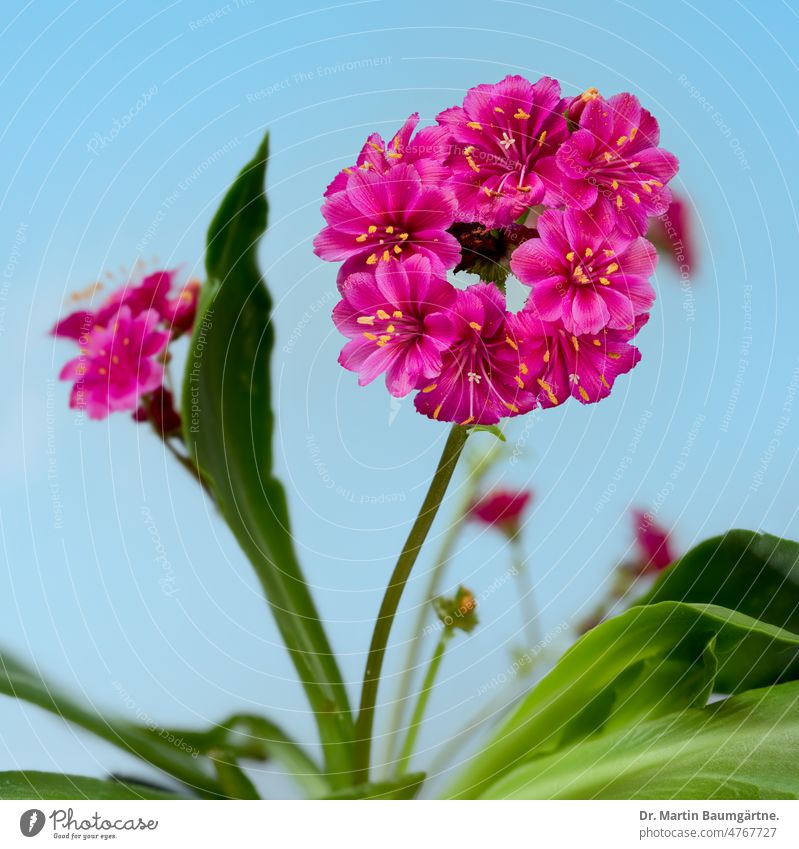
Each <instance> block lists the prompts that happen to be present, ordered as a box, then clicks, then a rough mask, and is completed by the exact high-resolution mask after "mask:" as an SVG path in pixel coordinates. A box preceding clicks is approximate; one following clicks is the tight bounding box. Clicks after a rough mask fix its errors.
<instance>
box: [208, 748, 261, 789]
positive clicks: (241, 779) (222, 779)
mask: <svg viewBox="0 0 799 849" xmlns="http://www.w3.org/2000/svg"><path fill="white" fill-rule="evenodd" d="M210 756H211V760H212V761H213V764H214V769H215V770H216V776H217V778H218V779H219V787H220V788H221V790H222V793H223V794H224V795H225V796H226V797H227V798H228V799H260V798H261V796H260V795H259V793H258V791H257V790H256V789H255V785H254V784H253V783H252V781H251V780H250V778H249V776H248V775H247V774H246V773H245V772H244V770H243V769H242V768H241V767H240V766H239V765H238V764H237V763H236V761H235V760H231V759H230V755H229V754H228V753H227V752H222V751H216V750H213V751H211V752H210Z"/></svg>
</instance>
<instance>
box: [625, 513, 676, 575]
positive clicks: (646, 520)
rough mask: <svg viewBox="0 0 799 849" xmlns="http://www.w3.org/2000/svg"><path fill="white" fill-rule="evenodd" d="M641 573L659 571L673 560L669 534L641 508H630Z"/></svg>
mask: <svg viewBox="0 0 799 849" xmlns="http://www.w3.org/2000/svg"><path fill="white" fill-rule="evenodd" d="M630 515H631V516H632V520H633V525H634V527H635V541H636V545H637V547H638V555H639V569H640V572H641V573H646V572H660V571H662V570H663V569H665V568H666V567H667V566H668V565H669V564H671V563H672V562H674V560H675V559H676V558H675V555H674V552H673V551H672V547H671V543H670V542H669V534H668V531H666V529H665V528H663V527H662V526H661V525H658V524H657V523H656V522H655V520H654V519H653V518H652V517H651V515H650V514H648V513H645V512H644V511H643V510H631V511H630Z"/></svg>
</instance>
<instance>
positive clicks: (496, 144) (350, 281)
mask: <svg viewBox="0 0 799 849" xmlns="http://www.w3.org/2000/svg"><path fill="white" fill-rule="evenodd" d="M418 122H419V116H418V115H412V116H411V117H410V118H409V119H408V121H406V122H405V124H404V125H403V126H402V127H401V128H400V130H399V131H398V132H397V134H396V135H395V136H393V138H391V139H390V140H389V141H388V142H385V141H384V140H383V139H382V138H381V137H380V136H379V135H377V134H373V135H371V136H370V137H369V138H368V139H367V141H366V144H365V145H364V147H363V149H362V150H361V153H360V155H359V156H358V158H357V161H356V162H355V164H353V165H352V166H351V167H347V168H344V170H343V171H341V172H340V173H339V174H337V175H336V177H335V179H334V180H333V181H332V182H331V183H330V185H329V186H328V188H327V191H326V192H325V202H324V205H323V207H322V215H323V216H324V219H325V221H326V226H325V227H324V229H323V230H322V231H321V232H320V233H319V234H318V235H317V237H316V239H315V242H314V248H315V251H316V253H317V255H318V256H319V257H321V258H322V259H325V260H329V261H332V262H340V263H342V264H341V267H340V270H339V273H338V287H339V291H340V294H341V298H342V300H341V301H340V302H339V303H338V304H337V306H336V307H335V309H334V311H333V320H334V322H335V324H336V326H337V328H338V329H339V330H340V331H341V333H342V334H343V335H344V336H346V337H348V339H349V341H348V343H347V344H346V345H345V346H344V349H343V350H342V352H341V355H340V357H339V362H340V363H341V364H342V365H343V366H344V368H346V369H349V370H351V371H354V372H357V373H358V378H359V383H360V384H361V385H364V384H367V383H369V382H371V381H372V380H374V379H375V378H376V377H378V376H380V375H383V374H385V380H386V386H387V388H388V391H389V392H390V393H391V394H392V395H395V396H397V397H401V396H404V395H407V394H408V393H410V392H415V393H416V395H415V401H414V402H415V405H416V409H417V410H418V411H419V412H420V413H423V414H424V415H426V416H429V417H430V418H433V419H438V420H441V421H453V422H457V423H459V424H463V425H468V424H482V425H488V424H495V423H496V422H498V421H499V419H500V418H503V417H506V416H516V415H520V414H522V413H526V412H528V411H529V410H531V409H533V408H534V407H536V406H542V407H552V406H555V405H558V404H562V403H563V402H564V401H565V400H567V399H568V398H569V397H574V398H576V399H577V400H578V401H580V402H581V403H584V404H588V403H593V402H596V401H599V400H601V399H602V398H604V397H606V396H607V395H608V394H609V393H610V390H611V388H612V386H613V383H614V380H615V379H616V377H618V376H619V375H620V374H624V373H626V372H628V371H629V370H630V369H631V368H633V366H634V365H635V364H636V363H637V362H638V360H639V359H640V354H639V352H638V350H637V348H635V347H634V346H633V345H632V344H631V342H632V339H633V337H634V336H635V335H636V333H637V332H638V330H639V329H640V328H641V327H642V326H643V325H644V323H645V322H646V320H647V318H648V311H649V309H650V308H651V306H652V304H653V302H654V299H655V292H654V290H653V288H652V286H651V284H650V283H649V278H650V277H651V276H652V274H653V272H654V269H655V263H656V260H657V255H656V252H655V249H654V247H653V246H652V245H651V244H650V243H649V242H648V241H647V240H646V239H645V238H644V234H645V233H646V231H647V227H648V225H649V222H650V218H652V217H653V216H658V215H661V214H663V213H664V212H665V211H666V209H668V207H669V204H670V202H671V194H670V190H669V188H668V186H667V184H668V182H669V180H670V179H671V178H672V177H673V176H674V175H675V173H676V172H677V167H678V166H677V160H676V158H675V157H674V156H673V155H672V154H670V153H668V152H667V151H665V150H663V149H662V148H660V147H659V130H658V124H657V121H656V120H655V119H654V118H653V117H652V115H651V114H650V113H649V112H648V111H647V110H645V109H644V108H642V106H641V105H640V103H639V102H638V100H637V98H635V97H634V96H633V95H631V94H619V95H615V96H613V97H610V98H608V99H605V98H604V97H602V96H601V95H600V94H599V92H598V91H597V90H596V89H588V90H587V91H586V92H584V93H583V94H582V95H579V96H577V97H573V98H564V97H562V96H561V93H560V85H559V84H558V82H557V81H556V80H553V79H550V78H548V77H544V78H542V79H540V80H538V82H536V83H531V82H529V81H528V80H525V79H524V78H522V77H520V76H508V77H506V78H505V79H504V80H502V81H500V82H499V83H496V84H495V85H479V86H476V87H475V88H473V89H471V90H470V91H469V92H468V93H467V95H466V97H465V99H464V101H463V104H462V105H461V106H454V107H452V108H451V109H446V110H445V111H443V112H442V113H441V114H440V115H438V118H437V123H436V125H435V126H431V127H426V128H424V129H421V130H418V131H417V125H418ZM509 270H511V271H512V272H513V273H514V274H515V275H516V276H517V277H518V279H519V280H520V281H521V282H522V283H523V284H525V285H527V286H529V287H530V289H531V292H530V296H529V298H528V300H527V303H526V305H525V307H524V309H523V310H522V311H521V312H518V313H512V312H510V311H509V310H508V309H507V306H506V301H505V295H504V285H503V284H504V280H505V277H506V276H507V274H508V271H509ZM452 271H454V272H458V271H469V272H471V273H477V274H479V275H480V277H481V278H482V279H481V281H480V282H478V283H474V284H472V285H469V286H466V287H465V288H462V287H456V286H454V285H453V284H452V283H451V282H450V281H449V280H447V277H446V274H447V272H452ZM485 281H487V282H485Z"/></svg>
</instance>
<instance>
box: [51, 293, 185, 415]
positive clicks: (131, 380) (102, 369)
mask: <svg viewBox="0 0 799 849" xmlns="http://www.w3.org/2000/svg"><path fill="white" fill-rule="evenodd" d="M160 320H161V317H160V316H159V315H158V313H157V312H156V311H155V310H145V311H144V312H142V313H140V314H139V315H137V316H135V317H134V316H133V314H132V312H131V308H130V307H128V306H124V307H121V308H120V310H119V312H118V313H117V314H116V317H115V319H114V321H113V322H112V323H111V325H110V326H109V327H101V326H100V325H95V326H94V328H92V329H91V330H90V331H89V332H88V333H87V334H85V335H84V336H82V337H81V343H80V344H81V353H80V355H79V356H77V357H75V358H74V359H72V360H70V361H69V362H68V363H67V364H66V365H65V366H64V368H63V369H62V370H61V373H60V375H59V378H60V379H61V380H69V381H72V383H73V386H72V392H71V393H70V399H69V406H70V407H72V409H75V410H85V411H86V414H87V415H88V416H89V418H90V419H104V418H106V416H108V415H109V414H110V413H113V412H117V411H119V410H135V409H136V408H137V407H138V405H139V402H140V401H141V399H142V396H144V395H146V394H147V393H148V392H153V391H154V390H156V389H158V388H159V387H160V386H161V383H162V381H163V375H164V369H163V366H162V365H161V363H159V362H156V360H155V359H154V358H155V356H156V355H157V354H160V353H161V351H163V350H164V348H165V347H166V344H167V341H168V340H169V334H168V333H165V332H164V331H162V330H158V329H157V326H158V323H159V321H160Z"/></svg>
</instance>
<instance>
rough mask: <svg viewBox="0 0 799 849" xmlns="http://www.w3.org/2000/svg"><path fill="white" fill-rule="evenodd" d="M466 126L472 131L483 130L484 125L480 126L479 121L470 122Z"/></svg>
mask: <svg viewBox="0 0 799 849" xmlns="http://www.w3.org/2000/svg"><path fill="white" fill-rule="evenodd" d="M466 126H467V127H469V128H470V129H472V130H482V129H483V125H482V124H480V123H479V122H478V121H468V122H467V124H466Z"/></svg>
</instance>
